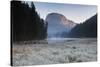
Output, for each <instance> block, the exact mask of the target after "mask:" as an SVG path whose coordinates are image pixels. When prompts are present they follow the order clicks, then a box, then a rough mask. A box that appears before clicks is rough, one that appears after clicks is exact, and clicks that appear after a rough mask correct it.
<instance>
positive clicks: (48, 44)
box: [11, 1, 97, 66]
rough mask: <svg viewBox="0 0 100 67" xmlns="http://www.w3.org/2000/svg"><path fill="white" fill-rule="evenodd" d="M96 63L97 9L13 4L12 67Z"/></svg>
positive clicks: (93, 6) (85, 6) (79, 6)
mask: <svg viewBox="0 0 100 67" xmlns="http://www.w3.org/2000/svg"><path fill="white" fill-rule="evenodd" d="M91 61H97V6H96V5H79V4H61V3H46V2H32V1H11V65H12V66H27V65H29V66H30V65H44V64H60V63H76V62H77V63H79V62H91Z"/></svg>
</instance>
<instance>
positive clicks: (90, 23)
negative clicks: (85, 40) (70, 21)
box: [69, 14, 97, 37]
mask: <svg viewBox="0 0 100 67" xmlns="http://www.w3.org/2000/svg"><path fill="white" fill-rule="evenodd" d="M69 37H97V14H96V15H94V16H92V17H91V18H89V19H87V20H86V21H85V22H83V23H81V24H78V25H76V26H75V27H74V28H73V29H72V30H71V32H70V33H69Z"/></svg>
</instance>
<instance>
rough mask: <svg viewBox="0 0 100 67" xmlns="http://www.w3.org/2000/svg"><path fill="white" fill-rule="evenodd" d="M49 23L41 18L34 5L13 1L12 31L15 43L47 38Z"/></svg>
mask: <svg viewBox="0 0 100 67" xmlns="http://www.w3.org/2000/svg"><path fill="white" fill-rule="evenodd" d="M47 25H48V24H47V22H45V21H44V20H43V19H41V18H40V16H39V15H38V13H37V11H36V8H35V6H34V3H33V2H31V7H30V6H29V5H28V3H25V2H21V1H11V30H12V33H11V34H12V40H13V41H24V40H34V39H35V40H40V39H45V38H46V36H47Z"/></svg>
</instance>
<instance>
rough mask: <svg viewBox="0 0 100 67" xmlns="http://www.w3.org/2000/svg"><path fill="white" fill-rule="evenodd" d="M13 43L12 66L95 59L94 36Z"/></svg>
mask: <svg viewBox="0 0 100 67" xmlns="http://www.w3.org/2000/svg"><path fill="white" fill-rule="evenodd" d="M44 42H46V41H41V42H39V43H35V44H33V42H31V43H29V42H28V43H27V42H21V43H13V48H12V52H13V57H12V60H13V61H12V62H13V65H14V66H23V65H42V64H58V63H74V62H88V61H96V60H97V40H96V39H95V38H87V39H85V38H84V39H72V40H64V41H63V42H56V43H48V44H47V42H46V43H44Z"/></svg>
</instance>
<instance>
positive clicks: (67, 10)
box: [34, 2, 97, 23]
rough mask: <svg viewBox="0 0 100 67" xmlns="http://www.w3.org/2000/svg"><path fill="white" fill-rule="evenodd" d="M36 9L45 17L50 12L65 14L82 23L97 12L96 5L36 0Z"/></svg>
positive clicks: (68, 17)
mask: <svg viewBox="0 0 100 67" xmlns="http://www.w3.org/2000/svg"><path fill="white" fill-rule="evenodd" d="M34 5H35V7H36V11H37V12H38V14H39V15H40V17H41V18H43V19H45V18H46V16H47V15H48V14H49V13H60V14H63V15H64V16H65V17H66V18H67V19H70V20H72V21H74V22H76V23H80V22H83V21H85V20H86V19H88V18H90V17H91V16H93V15H95V14H96V13H97V6H96V5H78V4H62V3H47V2H34Z"/></svg>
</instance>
